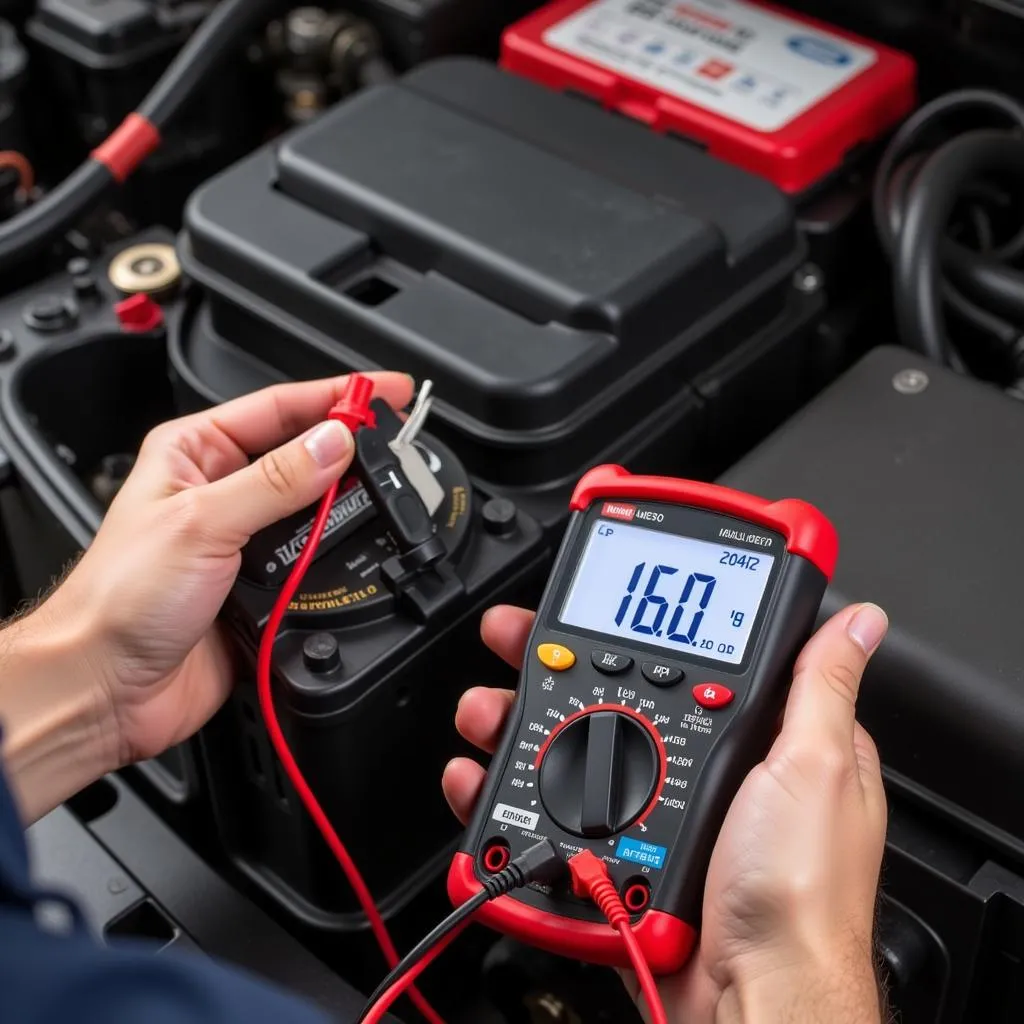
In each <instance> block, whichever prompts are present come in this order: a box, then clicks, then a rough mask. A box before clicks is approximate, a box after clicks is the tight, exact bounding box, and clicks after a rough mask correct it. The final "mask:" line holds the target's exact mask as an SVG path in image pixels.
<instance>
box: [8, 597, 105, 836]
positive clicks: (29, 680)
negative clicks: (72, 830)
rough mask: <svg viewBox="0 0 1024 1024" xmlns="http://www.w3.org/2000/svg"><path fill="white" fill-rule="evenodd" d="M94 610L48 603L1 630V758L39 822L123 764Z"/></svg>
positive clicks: (26, 809)
mask: <svg viewBox="0 0 1024 1024" xmlns="http://www.w3.org/2000/svg"><path fill="white" fill-rule="evenodd" d="M89 617H90V613H89V611H88V607H83V608H82V609H80V610H78V611H76V612H75V613H74V614H70V613H69V611H68V610H67V609H65V608H64V606H63V605H62V604H61V603H60V602H55V601H53V600H52V599H51V600H50V601H46V602H44V603H43V604H42V605H41V606H40V607H39V608H37V609H36V610H35V611H34V612H32V613H31V614H30V615H28V616H26V617H25V618H23V619H20V620H18V621H17V622H15V623H13V624H11V625H10V626H8V627H6V628H5V629H3V630H2V631H0V727H2V730H3V731H2V734H0V743H2V746H0V753H2V755H3V759H4V764H5V767H6V769H7V773H8V776H9V779H10V783H11V786H12V788H13V790H14V792H15V795H16V797H17V799H18V802H19V805H20V807H21V811H22V815H23V817H24V818H25V819H26V820H27V821H34V820H36V819H37V818H39V817H41V816H42V815H43V814H45V813H47V812H48V811H50V810H52V809H53V808H54V807H56V806H57V805H58V804H60V803H61V802H63V801H64V800H66V799H67V798H68V797H69V796H71V795H73V794H74V793H76V792H78V791H79V790H80V789H82V788H83V787H84V786H86V785H88V784H89V783H90V782H93V781H95V780H96V779H97V778H99V777H101V776H102V775H104V774H106V773H107V772H108V771H112V770H114V769H115V768H117V767H119V766H120V750H119V746H120V744H119V734H118V727H117V716H116V714H115V709H114V707H113V701H112V698H111V693H112V688H111V687H110V685H109V680H107V678H106V675H105V668H104V663H103V657H102V651H101V645H100V643H99V641H98V631H97V630H95V629H94V628H93V627H92V626H91V624H90V621H89Z"/></svg>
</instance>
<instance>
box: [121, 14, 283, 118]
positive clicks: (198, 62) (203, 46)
mask: <svg viewBox="0 0 1024 1024" xmlns="http://www.w3.org/2000/svg"><path fill="white" fill-rule="evenodd" d="M286 6H288V4H287V3H286V2H285V0H221V2H220V3H219V4H217V6H216V7H214V9H213V10H212V11H211V12H210V14H208V15H207V17H206V20H205V21H204V22H203V23H202V24H201V25H200V26H199V28H198V29H196V31H195V32H194V33H193V34H192V37H191V38H190V39H189V41H188V42H187V43H186V44H185V45H184V46H183V47H182V48H181V50H179V51H178V55H177V56H176V57H175V58H174V60H173V61H171V64H170V66H169V67H168V68H167V70H166V71H165V72H164V73H163V74H162V75H161V76H160V81H158V82H157V83H156V85H154V86H153V88H152V90H151V91H150V93H149V95H148V96H147V97H146V98H145V99H144V100H143V101H142V104H141V105H140V106H139V108H138V112H139V113H140V114H141V115H142V116H143V117H145V118H147V119H148V120H149V121H151V122H152V123H153V124H155V125H156V126H157V128H160V129H163V128H165V127H166V126H167V125H168V124H169V123H170V121H171V120H172V119H173V118H174V116H175V114H177V113H178V111H179V110H180V109H181V108H182V106H183V105H184V104H185V103H186V102H187V101H188V100H190V99H191V98H192V97H193V96H195V94H196V93H197V92H198V91H199V89H200V88H201V86H202V85H203V83H204V82H205V81H206V79H207V77H208V76H209V75H210V74H211V72H213V71H216V70H217V68H218V66H219V65H220V64H221V62H222V61H223V60H224V58H225V57H226V56H227V55H228V54H229V53H231V52H232V51H233V50H234V49H235V47H237V46H238V44H239V43H240V42H243V41H244V40H245V37H246V36H247V35H248V34H249V33H250V32H251V31H253V30H254V29H256V28H259V27H260V26H261V25H263V24H265V23H266V22H268V21H269V20H270V19H271V18H272V17H273V16H274V14H275V13H276V12H277V11H278V9H280V8H284V7H286Z"/></svg>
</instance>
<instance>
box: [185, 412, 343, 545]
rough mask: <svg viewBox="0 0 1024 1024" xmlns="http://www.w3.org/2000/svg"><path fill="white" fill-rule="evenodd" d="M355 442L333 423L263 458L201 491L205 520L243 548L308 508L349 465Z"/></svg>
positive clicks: (331, 421) (321, 426) (308, 433)
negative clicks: (233, 534)
mask: <svg viewBox="0 0 1024 1024" xmlns="http://www.w3.org/2000/svg"><path fill="white" fill-rule="evenodd" d="M354 451H355V442H354V440H353V437H352V433H351V431H350V430H349V429H348V427H346V426H345V425H344V424H343V423H339V422H338V421H337V420H327V421H326V422H324V423H321V424H320V425H319V426H317V427H313V429H312V430H310V431H308V432H307V433H305V434H303V435H302V436H301V437H297V438H296V439H295V440H294V441H289V442H288V443H287V444H285V445H282V446H281V447H280V448H275V449H274V450H273V451H270V452H267V454H266V455H263V456H261V457H260V458H259V459H257V460H256V461H255V462H253V463H252V464H251V465H249V466H246V468H245V469H240V470H238V471H237V472H235V473H232V474H231V475H230V476H226V477H224V478H223V479H221V480H218V481H216V482H215V483H212V484H207V485H206V486H205V487H204V488H203V490H204V492H205V493H204V495H203V498H204V504H205V505H206V506H207V509H208V511H207V513H206V514H207V515H208V516H209V517H210V519H211V521H213V522H216V523H217V524H218V527H219V528H220V529H224V530H229V531H232V532H237V533H238V534H239V535H241V536H242V539H241V541H240V543H244V542H245V541H246V540H248V538H250V537H251V536H252V535H253V534H254V533H258V532H259V531H260V530H262V529H265V528H266V527H268V526H270V525H271V524H272V523H276V522H278V521H279V520H281V519H284V518H285V517H287V516H290V515H292V514H293V513H295V512H298V511H299V510H300V509H304V508H306V507H307V506H308V505H312V504H313V502H315V501H316V500H317V499H318V498H320V497H321V496H322V495H323V494H324V492H325V491H326V490H327V488H328V487H330V486H331V484H333V483H334V482H335V481H336V480H338V479H339V477H341V475H342V474H343V473H344V472H345V470H346V469H348V467H349V466H350V465H351V463H352V455H353V452H354Z"/></svg>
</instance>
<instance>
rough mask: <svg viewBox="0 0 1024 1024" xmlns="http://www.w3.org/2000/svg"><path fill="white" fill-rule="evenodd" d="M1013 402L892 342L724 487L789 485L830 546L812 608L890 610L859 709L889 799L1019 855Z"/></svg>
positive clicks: (1017, 440) (1020, 559)
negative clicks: (828, 523)
mask: <svg viewBox="0 0 1024 1024" xmlns="http://www.w3.org/2000/svg"><path fill="white" fill-rule="evenodd" d="M1022 444H1024V409H1022V408H1021V406H1020V403H1019V402H1016V401H1014V400H1013V399H1010V398H1008V397H1006V396H1005V395H1003V394H1002V393H1001V392H999V391H998V390H996V389H994V388H992V387H991V386H990V385H987V384H984V383H982V382H980V381H977V380H973V379H970V378H968V377H964V376H961V375H958V374H955V373H953V372H952V371H950V370H947V369H945V368H943V367H940V366H937V365H935V364H932V363H931V362H929V361H927V360H925V359H924V358H922V357H921V356H919V355H917V354H916V353H913V352H910V351H907V350H905V349H899V348H890V347H883V348H879V349H875V350H874V351H873V352H871V353H870V354H869V355H868V356H867V357H865V359H864V360H862V361H861V362H860V363H859V364H858V365H857V366H856V367H854V368H853V369H852V370H851V371H850V372H849V373H848V374H846V375H845V376H844V377H843V378H841V379H840V380H839V381H838V382H837V383H836V384H834V385H833V386H832V387H831V388H830V389H828V390H827V391H825V392H824V393H823V394H822V395H820V396H819V397H818V399H816V400H815V402H813V403H812V404H811V405H809V406H808V407H807V408H806V409H804V410H803V411H802V412H800V413H799V414H798V415H797V416H796V417H794V418H793V419H792V420H791V421H790V422H789V423H788V424H786V425H785V426H784V427H783V428H782V429H781V430H779V431H778V432H776V434H775V435H774V436H772V437H770V438H769V439H768V440H767V441H765V442H764V444H763V445H761V446H760V447H758V448H757V449H756V450H755V451H754V452H752V453H751V454H750V455H749V456H748V457H747V458H746V459H744V460H743V461H742V462H740V463H739V464H738V465H737V466H735V467H734V468H733V469H731V470H730V471H729V472H728V473H727V474H725V477H724V481H723V482H724V483H726V484H728V485H729V486H731V487H736V488H745V489H747V490H750V491H752V492H754V493H758V494H765V495H766V496H767V497H772V496H775V497H781V496H782V495H784V494H799V495H800V496H801V497H802V498H804V499H806V500H807V501H809V502H811V503H813V504H814V505H816V506H817V507H818V508H820V509H821V510H822V511H823V512H824V513H825V514H826V515H827V516H828V517H829V518H830V519H831V520H832V522H834V523H835V525H836V529H837V531H838V532H839V536H840V538H841V542H842V549H843V554H842V556H841V557H840V562H839V567H838V570H837V573H836V576H835V579H834V582H833V585H832V587H831V588H830V590H829V591H828V594H827V596H826V599H825V603H824V606H823V613H824V614H831V613H833V612H835V611H837V610H838V609H839V608H841V607H843V606H845V605H846V604H848V603H850V602H853V601H874V602H876V603H878V604H880V605H881V606H882V607H884V608H885V609H886V610H887V612H888V613H889V616H890V619H891V623H892V628H891V631H890V634H889V637H888V638H887V640H886V641H885V643H884V644H883V646H882V648H881V649H880V651H879V652H878V654H877V655H876V656H875V657H874V658H873V659H872V662H871V665H870V667H869V669H868V673H867V676H866V677H865V680H864V685H863V688H862V691H861V699H860V703H859V715H860V718H861V720H862V721H863V723H864V725H865V726H866V727H867V729H868V731H869V732H871V733H872V735H873V736H874V738H875V740H876V741H877V742H878V745H879V749H880V752H881V755H882V760H883V764H884V766H885V772H886V776H887V782H888V785H889V788H890V791H892V792H896V793H899V794H900V795H901V796H903V797H905V798H906V799H908V800H910V801H912V802H913V803H914V804H916V805H917V806H919V807H921V806H923V807H926V808H928V809H929V810H930V811H932V812H935V813H938V814H941V815H943V816H945V817H946V818H947V819H949V821H950V822H952V823H953V824H955V825H956V826H957V827H958V828H961V829H963V830H965V831H973V832H975V834H978V835H982V836H984V837H985V838H986V839H988V840H990V841H991V840H993V838H995V839H996V840H997V841H998V844H999V845H1001V846H1002V848H1003V849H1004V850H1006V849H1009V850H1012V851H1014V856H1015V858H1016V859H1021V858H1024V804H1022V803H1021V801H1019V800H1017V799H1015V798H1013V797H1009V798H1008V796H1007V790H1006V787H1005V786H1000V785H993V784H992V782H993V780H1000V779H1006V780H1010V779H1016V778H1020V777H1021V775H1022V774H1024V637H1022V633H1021V630H1020V627H1019V614H1018V604H1019V602H1018V592H1019V581H1020V578H1021V574H1022V573H1024V547H1022V546H1021V545H1020V544H1019V543H1018V541H1017V537H1018V534H1019V523H1020V519H1021V515H1022V514H1024V485H1022V484H1021V482H1020V474H1019V473H1017V471H1016V465H1017V459H1018V454H1017V453H1018V452H1019V451H1020V449H1021V445H1022Z"/></svg>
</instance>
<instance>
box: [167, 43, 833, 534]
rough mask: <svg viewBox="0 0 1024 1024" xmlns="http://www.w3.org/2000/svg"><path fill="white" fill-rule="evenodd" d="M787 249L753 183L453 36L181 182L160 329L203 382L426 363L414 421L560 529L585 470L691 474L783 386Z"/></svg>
mask: <svg viewBox="0 0 1024 1024" xmlns="http://www.w3.org/2000/svg"><path fill="white" fill-rule="evenodd" d="M539 112H540V113H539ZM253 210H259V211H260V216H259V217H254V216H253V215H252V211H253ZM805 252H806V250H805V246H804V243H803V241H802V239H801V237H800V235H799V233H798V232H797V230H796V226H795V217H794V211H793V207H792V204H791V202H790V200H789V199H788V198H787V197H786V196H785V195H784V194H783V193H782V192H780V191H779V190H778V189H777V188H775V187H774V186H773V185H772V184H770V183H769V182H767V181H763V180H760V179H758V178H755V177H753V176H751V175H749V174H747V173H745V172H743V171H741V170H739V169H737V168H734V167H731V166H729V165H728V164H725V163H723V162H721V161H719V160H717V159H715V158H713V157H711V156H708V155H707V154H705V153H703V152H701V151H700V150H699V149H697V148H694V147H692V146H690V145H688V144H687V143H685V142H682V141H681V140H678V139H673V138H670V137H666V136H662V135H657V134H655V133H652V132H650V131H648V130H647V128H646V127H645V126H643V125H641V124H638V123H636V122H634V121H631V120H628V119H625V118H621V117H616V116H615V115H613V114H611V113H608V112H607V111H603V110H601V109H599V108H597V107H595V106H593V105H591V104H588V103H584V102H581V101H579V100H578V99H575V98H573V97H569V96H562V95H557V94H553V93H550V92H549V91H547V90H545V89H544V88H543V87H541V86H539V85H537V84H535V83H532V82H529V81H527V80H526V79H524V78H521V77H518V76H514V75H510V74H507V73H505V72H502V71H501V70H499V69H498V68H496V67H494V66H493V65H489V64H487V63H484V62H482V61H478V60H475V59H471V58H447V59H443V60H440V61H436V62H432V63H429V64H426V65H424V66H422V67H421V68H418V69H416V70H415V71H413V72H411V73H410V74H408V75H407V76H405V77H404V78H403V79H401V80H399V81H398V82H396V83H394V84H391V85H388V86H383V87H378V88H375V89H370V90H366V91H364V92H362V93H360V94H358V95H356V96H355V97H352V98H350V99H348V100H346V101H345V102H343V103H342V104H340V105H339V106H337V107H335V108H334V109H333V110H331V111H330V112H328V113H327V114H325V115H324V116H323V117H322V118H320V119H319V120H318V121H316V122H314V123H313V124H310V125H307V126H305V127H303V128H301V129H298V130H297V131H296V132H294V133H293V134H291V135H290V136H289V137H288V138H286V139H285V140H284V141H283V142H282V143H281V144H280V145H279V146H276V147H274V148H265V149H263V150H261V151H259V152H257V153H256V154H254V155H253V156H252V157H250V158H247V159H246V160H244V161H242V162H241V163H239V164H237V165H236V166H235V167H234V168H232V169H230V170H229V171H227V172H225V173H223V174H222V175H220V176H218V177H217V178H216V179H214V180H213V181H211V182H210V183H208V184H207V185H205V186H203V187H202V188H201V189H200V190H199V191H197V192H196V194H195V195H194V196H193V197H192V200H191V202H190V204H189V207H188V210H187V213H186V227H185V231H184V232H183V234H182V237H181V241H180V245H179V254H180V257H181V259H182V261H183V265H184V266H185V268H186V270H187V273H188V274H189V276H190V277H191V278H192V279H193V280H194V281H196V282H197V283H198V284H199V285H200V286H201V292H200V295H199V298H198V300H197V301H196V302H195V303H194V304H193V306H192V307H191V309H190V312H189V314H188V315H187V316H186V317H185V319H184V320H183V321H182V322H181V325H180V332H181V333H180V334H178V335H174V334H173V332H172V338H171V346H172V352H177V363H176V372H177V374H178V377H179V379H180V380H181V381H184V382H188V381H191V382H192V383H193V385H194V387H193V390H194V391H195V393H196V395H197V396H198V397H199V398H200V399H203V400H209V399H211V398H212V397H213V396H214V395H217V396H220V397H226V396H227V395H228V394H232V393H237V392H238V390H239V389H240V388H244V386H245V384H244V381H246V380H247V379H249V377H251V368H252V366H253V365H254V363H255V364H258V365H259V366H262V367H264V368H265V369H266V371H267V372H268V373H269V374H271V375H277V376H279V377H281V378H296V377H309V376H315V375H326V374H332V373H338V372H341V371H344V370H353V369H355V370H360V369H372V368H374V367H386V368H392V369H399V370H404V371H406V372H409V373H411V374H413V375H414V376H415V377H416V378H417V379H421V380H422V379H424V378H430V379H432V380H433V381H434V382H435V385H436V391H437V395H438V402H437V403H436V405H435V413H434V418H433V421H432V427H431V430H432V432H433V433H435V434H436V436H437V437H438V438H440V439H441V440H442V441H444V442H445V443H446V444H448V445H449V446H450V447H451V449H452V450H453V451H454V452H455V454H456V455H457V456H458V458H459V459H460V460H461V461H462V462H463V463H464V464H465V466H466V468H467V470H468V471H469V472H470V474H471V475H472V476H473V477H474V478H476V479H478V480H480V481H481V482H482V483H484V484H486V486H487V487H488V488H490V489H491V490H493V491H495V493H501V494H503V495H505V496H507V497H509V498H510V499H512V500H514V501H515V502H516V503H517V504H518V505H519V506H520V507H522V508H524V509H525V510H526V511H527V512H529V513H530V514H531V515H532V516H534V517H535V518H537V519H539V520H540V521H541V522H542V523H543V524H544V525H545V527H546V528H548V529H549V530H555V531H557V530H559V529H560V528H561V525H562V524H563V523H564V521H565V518H566V516H567V500H568V494H569V492H570V491H571V487H572V484H573V482H574V481H575V480H576V479H578V478H579V476H580V474H581V473H582V472H584V471H585V470H586V469H587V468H589V467H590V466H592V465H594V464H597V463H599V462H602V461H624V462H626V463H628V464H629V465H630V467H631V468H634V469H636V470H638V471H639V470H648V469H650V470H660V471H663V472H674V473H679V474H683V475H687V474H689V475H707V474H709V473H712V472H714V471H715V468H714V467H716V466H717V467H718V468H719V469H721V468H724V467H725V466H726V465H728V463H729V461H731V460H733V459H734V458H735V457H736V456H737V455H738V454H739V453H740V452H741V451H743V450H745V448H747V447H749V446H750V444H751V443H753V441H754V440H755V439H756V438H759V437H760V436H763V431H764V430H765V429H767V428H768V427H767V425H768V424H772V423H777V422H780V421H781V419H782V418H784V417H785V416H786V415H788V413H789V411H791V410H792V409H794V408H796V407H797V405H798V404H799V403H800V402H801V401H802V400H803V398H804V396H805V394H806V391H807V387H808V385H807V380H806V377H807V375H806V373H805V371H806V368H807V366H808V363H809V350H810V349H811V347H812V343H813V337H812V335H813V327H814V325H815V324H816V323H817V322H818V319H819V317H820V313H821V310H822V307H823V300H824V296H823V294H822V293H821V292H820V290H816V289H814V288H808V287H805V284H804V281H803V279H802V277H801V275H800V274H799V273H798V271H799V270H800V268H801V267H802V264H803V261H804V259H805ZM226 363H227V364H230V366H228V367H227V368H225V365H226ZM231 367H239V371H238V372H236V371H235V370H234V369H231ZM768 379H770V380H771V381H772V384H771V386H770V387H769V386H766V385H765V381H766V380H768ZM218 382H219V383H218ZM211 385H212V387H211ZM211 390H212V394H211V393H210V392H211Z"/></svg>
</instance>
